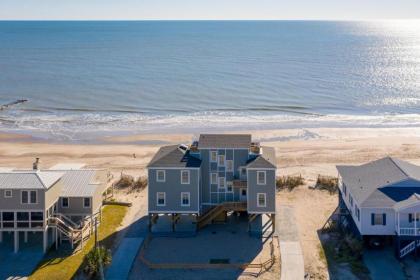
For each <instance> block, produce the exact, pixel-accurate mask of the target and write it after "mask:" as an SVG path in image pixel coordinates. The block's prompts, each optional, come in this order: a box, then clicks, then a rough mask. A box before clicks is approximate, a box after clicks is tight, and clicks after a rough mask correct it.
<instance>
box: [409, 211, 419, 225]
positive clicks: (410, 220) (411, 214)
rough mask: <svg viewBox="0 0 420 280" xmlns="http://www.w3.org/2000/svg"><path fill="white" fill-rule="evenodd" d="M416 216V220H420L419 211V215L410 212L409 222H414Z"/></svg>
mask: <svg viewBox="0 0 420 280" xmlns="http://www.w3.org/2000/svg"><path fill="white" fill-rule="evenodd" d="M414 217H416V222H418V221H420V213H417V216H416V214H414V213H410V214H408V222H409V223H413V222H414Z"/></svg>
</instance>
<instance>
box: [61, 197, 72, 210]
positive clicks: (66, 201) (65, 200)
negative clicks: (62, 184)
mask: <svg viewBox="0 0 420 280" xmlns="http://www.w3.org/2000/svg"><path fill="white" fill-rule="evenodd" d="M69 204H70V203H69V198H68V197H62V198H61V207H63V208H69Z"/></svg>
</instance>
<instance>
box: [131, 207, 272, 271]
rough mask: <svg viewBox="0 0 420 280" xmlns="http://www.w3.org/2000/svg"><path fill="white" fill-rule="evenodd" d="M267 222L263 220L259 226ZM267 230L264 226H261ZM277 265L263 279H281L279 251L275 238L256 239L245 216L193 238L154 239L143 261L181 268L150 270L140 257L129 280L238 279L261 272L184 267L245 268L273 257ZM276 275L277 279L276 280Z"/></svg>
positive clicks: (218, 225)
mask: <svg viewBox="0 0 420 280" xmlns="http://www.w3.org/2000/svg"><path fill="white" fill-rule="evenodd" d="M263 221H266V220H265V219H260V222H261V223H262V222H263ZM260 228H262V229H263V228H264V229H265V227H264V224H261V225H260ZM272 253H273V255H274V256H275V258H276V260H277V262H276V263H275V264H274V265H272V266H271V268H270V269H269V270H268V271H267V272H265V273H263V274H262V275H261V279H278V275H279V267H280V265H279V263H278V261H279V248H278V242H277V240H275V239H273V237H272V235H269V236H268V237H267V236H264V237H262V236H254V235H250V234H249V232H248V218H247V217H246V216H234V215H233V216H231V217H230V218H229V219H228V221H227V223H226V224H213V225H208V226H206V227H205V228H203V229H202V230H199V231H198V232H197V234H196V236H194V237H182V238H178V237H153V238H152V239H151V240H150V242H149V244H148V246H147V247H146V249H145V250H144V251H143V256H144V258H145V259H146V260H147V261H148V262H150V263H153V264H158V265H162V264H163V266H165V264H176V265H180V267H179V268H178V269H167V268H165V269H155V268H154V269H150V268H149V267H148V266H146V265H145V264H144V262H143V261H142V259H141V255H142V254H139V255H138V256H137V259H136V261H135V263H134V265H133V268H132V270H131V275H130V279H175V278H176V277H177V275H179V276H180V277H182V279H226V278H228V279H235V278H238V277H247V276H246V275H248V274H249V276H250V277H251V278H254V276H255V275H254V274H255V273H257V272H259V269H258V270H255V269H245V270H243V269H237V268H223V269H220V268H211V269H204V268H200V269H189V268H182V266H183V265H185V266H186V267H187V266H188V265H200V266H201V265H203V267H205V266H206V265H207V264H245V263H263V262H266V261H267V260H270V258H271V254H272ZM276 275H277V277H276Z"/></svg>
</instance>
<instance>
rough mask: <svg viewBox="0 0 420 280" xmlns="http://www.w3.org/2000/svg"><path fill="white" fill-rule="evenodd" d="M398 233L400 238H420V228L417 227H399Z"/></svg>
mask: <svg viewBox="0 0 420 280" xmlns="http://www.w3.org/2000/svg"><path fill="white" fill-rule="evenodd" d="M396 231H397V234H398V235H400V236H420V228H417V227H415V228H414V227H401V228H398V227H397V228H396Z"/></svg>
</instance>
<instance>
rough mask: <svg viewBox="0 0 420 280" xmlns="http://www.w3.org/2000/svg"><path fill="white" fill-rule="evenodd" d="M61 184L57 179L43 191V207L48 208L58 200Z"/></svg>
mask: <svg viewBox="0 0 420 280" xmlns="http://www.w3.org/2000/svg"><path fill="white" fill-rule="evenodd" d="M62 185H63V184H62V182H61V181H60V180H59V181H58V182H57V183H55V184H54V185H53V186H51V187H50V188H49V189H48V190H47V191H46V192H45V209H48V208H49V207H51V206H52V205H53V204H54V203H56V202H57V201H58V198H59V197H60V193H61V188H62Z"/></svg>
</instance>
